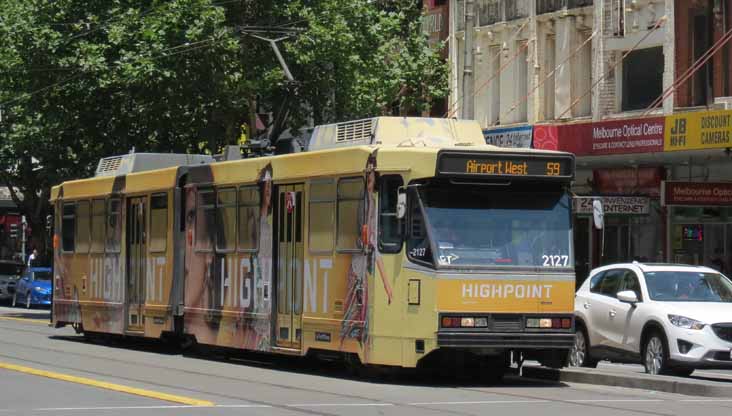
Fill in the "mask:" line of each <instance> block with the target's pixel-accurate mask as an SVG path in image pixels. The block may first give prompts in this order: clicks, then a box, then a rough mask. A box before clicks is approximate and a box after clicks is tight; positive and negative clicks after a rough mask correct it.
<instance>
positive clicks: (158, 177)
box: [51, 145, 562, 201]
mask: <svg viewBox="0 0 732 416" xmlns="http://www.w3.org/2000/svg"><path fill="white" fill-rule="evenodd" d="M443 150H460V151H465V152H486V153H513V154H516V153H520V154H527V155H530V154H537V155H538V154H561V153H562V152H553V151H544V150H536V149H515V148H502V147H496V146H492V145H478V146H476V145H469V146H450V147H420V146H419V145H414V146H383V145H381V146H380V145H375V146H352V147H343V148H336V149H325V150H316V151H309V152H302V153H292V154H286V155H277V156H268V157H259V158H251V159H241V160H233V161H225V162H215V163H210V164H205V165H194V166H186V167H183V168H185V169H186V170H187V171H188V172H190V181H191V182H194V183H206V184H215V185H227V184H240V183H254V182H256V181H257V179H258V177H259V173H260V172H261V170H262V169H263V168H265V167H266V166H267V165H271V166H272V172H273V179H274V182H275V183H277V182H282V181H292V180H301V179H307V178H317V177H327V176H334V175H349V174H354V175H355V174H360V173H362V172H363V170H364V168H365V163H366V159H367V158H368V157H369V155H371V154H372V153H373V152H374V151H377V171H379V172H394V173H396V172H405V171H409V172H410V176H411V177H412V178H420V177H431V176H434V174H435V166H436V165H435V164H436V163H437V155H438V153H439V152H440V151H443ZM181 168H182V167H181V166H176V167H169V168H164V169H157V170H148V171H143V172H136V173H130V174H127V175H120V176H100V177H93V178H87V179H77V180H72V181H67V182H64V183H62V184H60V185H57V186H54V187H53V188H52V191H51V201H55V200H57V199H60V198H63V199H81V198H93V197H100V196H106V195H109V194H112V193H120V194H134V193H142V192H154V191H157V190H165V189H171V188H173V187H175V184H176V181H177V179H178V176H179V174H180V173H179V169H181Z"/></svg>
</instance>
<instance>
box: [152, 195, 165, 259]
mask: <svg viewBox="0 0 732 416" xmlns="http://www.w3.org/2000/svg"><path fill="white" fill-rule="evenodd" d="M167 243H168V194H167V193H162V194H154V195H152V196H151V197H150V251H151V252H153V253H164V252H165V250H166V248H167Z"/></svg>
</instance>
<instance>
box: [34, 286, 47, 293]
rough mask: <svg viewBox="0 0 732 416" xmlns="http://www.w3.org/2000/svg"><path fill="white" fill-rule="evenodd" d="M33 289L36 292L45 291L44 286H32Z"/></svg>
mask: <svg viewBox="0 0 732 416" xmlns="http://www.w3.org/2000/svg"><path fill="white" fill-rule="evenodd" d="M33 290H35V291H36V292H38V293H43V292H45V291H46V289H44V288H42V287H34V288H33Z"/></svg>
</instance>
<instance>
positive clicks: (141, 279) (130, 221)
mask: <svg viewBox="0 0 732 416" xmlns="http://www.w3.org/2000/svg"><path fill="white" fill-rule="evenodd" d="M146 241H147V236H146V233H145V198H131V199H129V200H128V201H127V290H126V292H127V331H130V332H141V331H143V330H144V327H143V325H144V322H143V307H144V305H145V264H146V263H147V258H146V255H147V244H146Z"/></svg>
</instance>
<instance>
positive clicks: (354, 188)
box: [336, 178, 364, 251]
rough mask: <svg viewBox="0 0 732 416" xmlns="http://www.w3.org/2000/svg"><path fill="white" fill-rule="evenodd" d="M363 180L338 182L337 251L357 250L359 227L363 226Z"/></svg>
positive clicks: (352, 179) (359, 234) (342, 180)
mask: <svg viewBox="0 0 732 416" xmlns="http://www.w3.org/2000/svg"><path fill="white" fill-rule="evenodd" d="M363 192H364V184H363V178H349V179H341V180H340V181H339V182H338V226H337V227H336V235H337V238H336V248H337V249H338V251H356V250H359V248H360V246H361V245H360V244H359V240H360V239H361V230H360V225H361V224H363V220H362V218H363V212H362V211H363Z"/></svg>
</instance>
